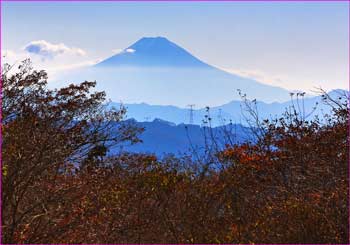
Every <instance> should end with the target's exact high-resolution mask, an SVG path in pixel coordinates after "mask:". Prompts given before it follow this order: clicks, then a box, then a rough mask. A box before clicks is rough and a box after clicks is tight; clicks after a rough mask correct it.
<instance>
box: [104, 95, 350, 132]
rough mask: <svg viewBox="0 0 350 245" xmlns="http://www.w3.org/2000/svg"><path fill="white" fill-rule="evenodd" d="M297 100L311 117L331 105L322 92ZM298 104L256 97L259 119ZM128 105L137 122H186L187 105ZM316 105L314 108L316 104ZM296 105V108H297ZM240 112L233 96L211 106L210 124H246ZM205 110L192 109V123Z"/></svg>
mask: <svg viewBox="0 0 350 245" xmlns="http://www.w3.org/2000/svg"><path fill="white" fill-rule="evenodd" d="M344 93H348V92H347V91H345V90H340V89H338V90H333V91H331V92H329V93H328V94H329V95H330V96H331V97H332V98H335V99H337V97H339V95H341V94H344ZM303 100H304V102H303V105H302V101H301V100H300V101H299V107H300V110H303V108H304V110H305V111H304V113H305V116H308V119H310V118H312V117H313V116H315V115H320V116H321V117H322V115H323V114H326V113H329V112H330V111H331V108H330V107H329V106H327V105H325V104H324V103H323V102H322V97H321V96H314V97H307V98H304V99H303ZM293 103H294V105H295V106H296V108H297V107H298V104H297V101H296V99H295V96H294V101H293V102H292V101H291V100H289V101H287V102H282V103H265V102H262V101H257V102H256V104H257V109H258V111H259V116H260V117H261V119H265V118H274V117H278V116H281V115H282V113H283V112H285V111H286V109H288V108H289V107H290V106H291V105H292V104H293ZM120 105H121V103H115V102H111V103H109V106H110V107H116V108H118V107H120ZM124 106H125V107H126V108H127V117H128V118H134V119H135V120H137V121H139V122H144V121H153V120H155V119H157V118H160V119H162V120H165V121H169V122H172V123H175V124H182V123H186V124H188V123H189V120H190V119H189V117H190V110H189V108H180V107H176V106H162V105H150V104H147V103H140V104H124ZM315 107H316V108H315ZM297 109H298V108H297ZM242 113H246V112H245V110H244V104H243V103H242V101H241V100H233V101H231V102H229V103H225V104H223V105H221V106H217V107H212V108H210V110H209V114H210V116H211V118H212V121H211V122H212V125H213V126H221V125H224V124H228V123H230V121H231V122H232V123H238V124H242V125H246V122H245V119H244V118H243V116H242ZM206 114H208V113H207V110H206V108H198V109H194V110H193V123H194V124H196V125H202V124H203V119H205V115H206Z"/></svg>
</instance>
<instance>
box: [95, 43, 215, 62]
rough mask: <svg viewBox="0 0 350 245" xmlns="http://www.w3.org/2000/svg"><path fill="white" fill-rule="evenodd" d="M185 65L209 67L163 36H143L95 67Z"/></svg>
mask: <svg viewBox="0 0 350 245" xmlns="http://www.w3.org/2000/svg"><path fill="white" fill-rule="evenodd" d="M120 66H126V67H130V66H131V67H140V66H141V67H186V68H195V67H198V68H206V69H208V68H211V67H210V66H209V65H207V64H205V63H204V62H202V61H200V60H199V59H197V58H196V57H194V56H192V55H191V54H190V53H189V52H187V51H186V50H185V49H183V48H181V47H179V46H178V45H176V44H175V43H173V42H170V41H169V40H168V39H166V38H164V37H155V38H150V37H144V38H141V39H140V40H138V41H137V42H136V43H134V44H133V45H131V46H130V47H128V48H126V49H125V50H124V51H123V52H121V53H119V54H116V55H114V56H112V57H110V58H108V59H106V60H104V61H102V62H100V63H98V64H97V65H95V67H114V68H115V67H120Z"/></svg>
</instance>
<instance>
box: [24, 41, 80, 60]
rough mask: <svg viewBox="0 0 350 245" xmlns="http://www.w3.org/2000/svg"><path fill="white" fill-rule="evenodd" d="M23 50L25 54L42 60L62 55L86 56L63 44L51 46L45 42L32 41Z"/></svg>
mask: <svg viewBox="0 0 350 245" xmlns="http://www.w3.org/2000/svg"><path fill="white" fill-rule="evenodd" d="M24 50H25V51H26V52H27V53H30V54H36V55H39V56H41V57H42V58H43V59H46V58H54V57H55V56H58V55H62V54H69V55H74V56H85V55H86V52H85V51H84V50H82V49H80V48H75V47H68V46H66V45H65V44H63V43H59V44H53V43H50V42H47V41H45V40H38V41H32V42H30V43H28V44H27V45H26V46H25V47H24Z"/></svg>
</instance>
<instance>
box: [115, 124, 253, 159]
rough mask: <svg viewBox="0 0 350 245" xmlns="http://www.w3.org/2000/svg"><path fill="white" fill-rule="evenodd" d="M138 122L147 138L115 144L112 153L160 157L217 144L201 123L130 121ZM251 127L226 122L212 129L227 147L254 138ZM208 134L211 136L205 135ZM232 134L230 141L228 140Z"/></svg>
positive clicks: (202, 149)
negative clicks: (147, 154) (126, 152)
mask: <svg viewBox="0 0 350 245" xmlns="http://www.w3.org/2000/svg"><path fill="white" fill-rule="evenodd" d="M128 122H132V123H136V125H137V126H139V127H142V128H144V129H145V131H144V132H143V133H142V134H141V135H140V139H141V140H142V141H143V142H141V143H137V144H135V145H126V144H124V145H122V146H115V147H113V148H112V149H111V152H112V153H118V152H119V151H121V150H123V151H128V152H137V153H155V154H156V155H158V156H162V155H164V154H169V153H172V154H175V155H181V154H184V153H187V154H188V153H189V152H190V151H193V150H195V151H197V153H203V152H204V149H205V146H206V144H207V145H209V146H210V145H211V144H213V143H214V142H213V140H212V139H211V137H209V133H208V130H209V129H208V127H200V126H198V125H185V124H180V125H174V124H172V123H170V122H167V121H164V120H160V119H155V120H153V121H152V122H135V121H133V120H129V121H126V123H128ZM250 132H251V131H250V130H249V129H248V128H245V127H243V126H241V125H226V126H224V127H223V126H222V127H214V128H212V135H213V137H212V138H213V139H215V141H216V143H217V145H218V146H219V147H222V148H223V147H224V145H225V144H226V143H228V142H230V143H242V142H244V141H247V140H251V139H252V137H251V135H250ZM205 135H206V137H207V138H205ZM228 135H230V141H228V138H227V137H228Z"/></svg>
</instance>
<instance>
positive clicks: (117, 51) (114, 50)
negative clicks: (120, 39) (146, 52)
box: [112, 48, 123, 54]
mask: <svg viewBox="0 0 350 245" xmlns="http://www.w3.org/2000/svg"><path fill="white" fill-rule="evenodd" d="M112 52H113V53H114V54H119V53H121V52H123V49H121V48H116V49H112Z"/></svg>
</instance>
